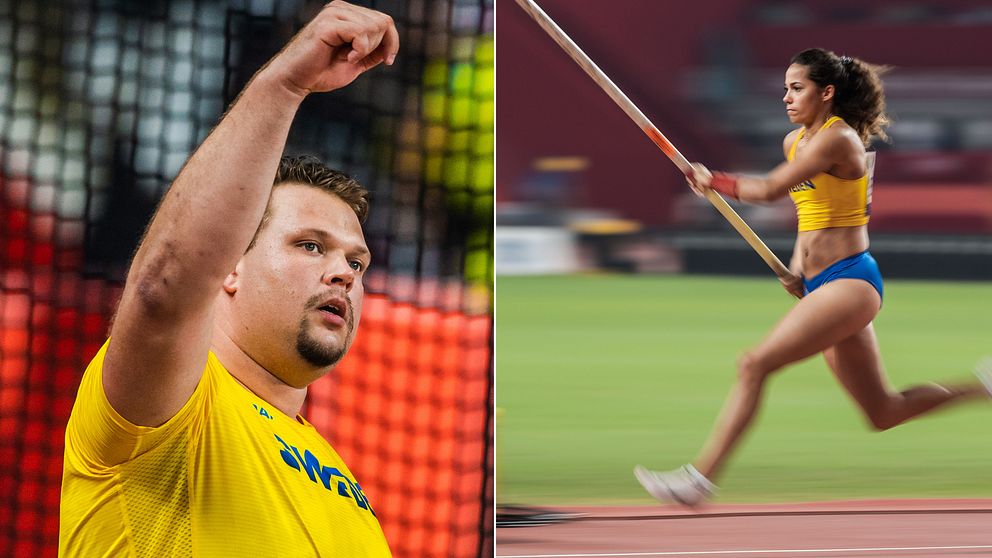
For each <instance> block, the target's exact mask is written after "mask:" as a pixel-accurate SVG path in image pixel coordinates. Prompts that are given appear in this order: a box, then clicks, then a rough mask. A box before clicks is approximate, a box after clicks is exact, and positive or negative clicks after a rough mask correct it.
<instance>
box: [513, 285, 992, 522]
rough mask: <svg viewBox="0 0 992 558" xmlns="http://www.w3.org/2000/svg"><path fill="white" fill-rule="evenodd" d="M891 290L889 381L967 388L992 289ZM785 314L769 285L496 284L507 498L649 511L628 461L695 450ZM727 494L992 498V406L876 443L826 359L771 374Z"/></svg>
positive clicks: (658, 465) (886, 350)
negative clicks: (638, 506) (747, 358)
mask: <svg viewBox="0 0 992 558" xmlns="http://www.w3.org/2000/svg"><path fill="white" fill-rule="evenodd" d="M885 288H886V291H885V305H884V307H883V308H882V311H881V313H880V314H879V316H878V317H877V319H876V320H875V328H876V332H877V335H878V338H879V343H880V345H881V349H882V356H883V359H884V361H885V365H886V369H887V371H888V374H889V377H890V379H891V382H892V384H893V385H894V386H895V387H905V386H908V385H911V384H914V383H920V382H926V381H930V380H939V379H960V380H971V379H972V375H971V369H972V367H973V365H974V364H975V362H976V361H977V360H978V358H979V357H980V356H982V355H983V354H990V353H992V283H959V282H918V281H897V280H890V281H887V282H886V284H885ZM791 304H793V302H792V301H791V300H790V298H789V296H788V295H787V294H786V293H785V291H784V290H783V289H782V288H781V287H780V286H779V284H778V282H777V281H776V280H775V279H774V278H764V279H762V278H721V277H711V276H607V275H604V276H564V277H533V278H522V277H500V278H498V279H497V284H496V406H497V407H498V408H499V409H500V410H501V411H500V416H499V418H498V421H497V435H496V446H497V448H496V459H497V465H496V466H497V496H496V498H497V504H509V503H516V504H530V505H547V504H580V503H588V504H602V503H644V504H647V503H649V502H651V501H652V500H650V497H649V496H647V495H646V493H644V492H643V491H642V489H641V488H640V486H639V485H638V484H637V482H636V481H635V480H634V478H633V475H632V473H631V470H632V468H633V467H634V465H635V464H638V463H640V464H643V465H646V466H648V467H651V468H655V469H667V468H674V467H676V466H678V465H680V464H682V463H686V462H688V461H689V460H690V459H691V458H692V457H693V456H694V455H695V453H696V452H697V450H698V449H699V446H700V445H701V444H702V442H703V440H704V439H705V437H706V435H707V433H708V432H709V430H710V427H711V425H712V423H713V421H714V419H715V418H716V415H717V412H718V411H719V409H720V406H721V404H722V402H723V400H724V397H725V396H726V394H727V392H728V390H729V389H730V386H731V383H732V382H733V379H734V375H735V370H734V363H735V360H736V358H737V356H738V355H739V354H740V353H741V352H742V351H744V350H745V349H746V348H748V347H750V346H752V345H754V344H756V343H757V342H758V341H760V340H761V339H762V338H763V337H764V336H765V335H766V334H767V332H768V331H769V329H770V328H771V326H772V325H773V324H774V323H775V322H776V321H777V320H778V319H779V318H780V317H781V316H782V315H783V314H784V313H785V312H786V311H787V310H788V308H789V307H790V305H791ZM720 486H721V493H720V496H719V501H724V502H790V501H807V500H833V499H858V498H890V497H896V498H922V497H975V498H978V497H985V498H988V497H992V404H969V405H964V406H960V407H956V408H953V409H948V410H944V411H938V412H937V413H936V414H934V415H930V416H928V417H924V418H922V419H919V420H916V421H913V422H910V423H908V424H905V425H902V426H899V427H897V428H894V429H892V430H889V431H887V432H882V433H875V432H872V431H871V430H870V429H869V428H868V426H867V423H866V422H865V420H864V419H863V418H862V416H861V414H860V411H859V410H858V409H857V408H856V407H855V406H854V405H853V403H852V402H851V401H850V400H849V399H848V396H847V394H846V393H845V392H844V391H842V389H841V388H840V386H839V385H838V384H837V383H836V382H835V381H834V379H833V377H832V376H831V374H830V372H829V370H828V369H827V367H826V364H825V363H824V362H823V359H822V357H819V356H817V357H814V358H812V359H809V360H807V361H805V362H803V363H800V364H796V365H793V366H791V367H788V368H786V369H785V370H783V371H780V372H779V373H778V374H777V375H776V376H775V377H774V378H773V379H772V380H771V383H770V386H769V389H768V391H767V392H766V396H765V405H764V407H763V409H762V411H761V413H760V414H759V417H758V419H757V421H756V424H755V427H754V428H753V429H752V430H751V432H750V433H749V435H748V436H747V437H746V438H745V440H744V441H743V443H742V444H741V446H740V448H739V450H738V451H737V453H736V454H735V455H734V456H733V457H732V459H731V462H730V464H729V466H728V467H727V468H726V472H725V475H724V477H723V478H722V479H721V482H720Z"/></svg>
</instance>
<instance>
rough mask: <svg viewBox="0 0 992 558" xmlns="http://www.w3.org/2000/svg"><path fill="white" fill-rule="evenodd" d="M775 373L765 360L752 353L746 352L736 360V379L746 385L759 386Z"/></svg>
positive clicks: (773, 368)
mask: <svg viewBox="0 0 992 558" xmlns="http://www.w3.org/2000/svg"><path fill="white" fill-rule="evenodd" d="M774 371H775V367H773V366H771V365H770V364H769V363H768V362H767V361H766V360H765V359H762V358H761V357H760V356H759V355H758V354H756V353H755V352H754V351H748V352H746V353H744V354H742V355H741V356H740V358H738V359H737V378H738V379H739V380H740V381H741V382H742V383H744V384H747V385H761V384H763V383H764V381H765V379H766V378H768V376H769V375H770V374H771V373H772V372H774Z"/></svg>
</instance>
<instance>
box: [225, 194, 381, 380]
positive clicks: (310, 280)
mask: <svg viewBox="0 0 992 558" xmlns="http://www.w3.org/2000/svg"><path fill="white" fill-rule="evenodd" d="M269 215H270V218H269V221H268V222H267V223H266V224H265V226H264V227H263V228H262V230H261V231H260V232H259V233H258V237H257V239H256V241H255V245H254V247H253V248H252V249H251V250H249V251H248V253H246V254H245V255H244V257H243V258H242V259H241V261H240V262H239V263H238V267H237V270H236V272H235V274H233V275H232V277H234V278H235V279H234V282H235V284H236V288H235V289H233V292H232V289H231V288H230V286H226V289H227V291H228V294H231V295H232V302H233V308H234V311H233V312H232V313H231V320H232V322H234V323H232V325H233V328H232V331H233V333H232V336H233V337H234V338H235V340H236V342H238V343H239V346H241V348H242V349H243V350H244V351H245V352H246V353H247V354H248V355H249V356H250V357H251V358H253V359H254V360H255V361H256V362H258V363H259V364H261V365H262V366H263V367H265V368H266V369H267V370H268V371H269V372H271V373H272V374H274V375H276V376H277V377H279V378H280V379H281V380H283V381H284V382H285V383H287V384H289V385H292V386H294V387H303V386H305V385H307V384H309V383H310V382H312V381H313V380H315V379H316V377H319V374H317V376H314V375H313V374H312V372H301V371H303V370H309V371H313V370H315V369H323V370H321V371H320V373H323V372H326V369H327V368H328V367H330V366H331V365H333V364H335V363H336V362H337V361H338V360H340V359H341V357H343V356H344V354H345V352H347V350H348V347H349V346H351V342H352V340H353V339H354V335H355V329H356V328H357V327H358V322H359V319H360V318H361V313H362V301H363V298H364V294H365V290H364V287H363V285H362V277H363V275H364V273H365V270H366V269H367V268H368V266H369V263H370V254H369V250H368V247H367V246H366V244H365V237H364V235H363V234H362V227H361V224H360V223H359V222H358V217H357V216H356V215H355V212H354V211H353V210H352V209H351V208H350V207H348V205H347V204H346V203H345V202H344V201H342V200H341V199H340V198H338V197H337V196H336V195H334V194H331V193H328V192H324V191H321V190H319V189H317V188H315V187H313V186H306V185H302V184H284V185H280V186H278V187H276V188H275V189H274V190H273V193H272V198H271V200H270V201H269ZM230 284H231V277H229V281H228V285H230Z"/></svg>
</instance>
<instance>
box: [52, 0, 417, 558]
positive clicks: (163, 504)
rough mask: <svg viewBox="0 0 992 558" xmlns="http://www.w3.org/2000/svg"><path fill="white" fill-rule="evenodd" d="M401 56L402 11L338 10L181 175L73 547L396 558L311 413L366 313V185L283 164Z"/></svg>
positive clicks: (319, 22) (92, 440)
mask: <svg viewBox="0 0 992 558" xmlns="http://www.w3.org/2000/svg"><path fill="white" fill-rule="evenodd" d="M398 49H399V36H398V34H397V31H396V28H395V26H394V25H393V22H392V19H391V18H389V16H387V15H385V14H382V13H379V12H376V11H372V10H369V9H365V8H361V7H356V6H352V5H349V4H347V3H345V2H339V1H335V2H331V3H330V4H328V5H327V6H325V7H324V8H323V10H322V11H321V12H320V13H319V14H318V15H317V16H316V17H315V18H314V19H313V20H312V21H311V22H310V23H309V24H307V26H306V27H304V28H303V29H302V30H301V31H300V32H299V33H298V34H297V35H296V36H295V37H294V38H293V39H292V40H291V41H290V42H289V43H288V44H287V45H286V46H285V47H284V48H283V49H282V51H281V52H280V53H279V54H277V55H276V56H275V57H274V58H272V60H270V61H269V62H268V63H267V64H266V65H265V66H264V67H263V68H262V69H261V70H259V71H258V73H256V74H255V76H254V77H253V78H252V80H251V81H250V82H249V83H248V85H247V86H246V87H245V89H244V90H243V91H242V92H241V95H240V96H239V97H238V99H237V100H236V101H235V102H234V103H233V104H232V106H231V107H230V109H229V110H228V112H227V114H226V115H225V116H224V118H223V119H222V120H221V122H220V123H219V124H218V125H217V127H216V128H215V129H214V130H213V131H212V132H211V133H210V135H209V136H208V137H207V139H206V140H205V141H204V142H203V144H202V145H201V146H200V147H199V148H198V149H197V150H196V152H195V153H194V154H193V155H192V156H191V157H190V159H189V161H187V163H186V165H185V167H184V168H183V170H182V171H181V172H180V173H179V175H178V176H177V177H176V179H175V181H174V182H173V184H172V187H171V188H170V190H169V191H168V192H167V193H166V195H165V196H164V198H163V200H162V202H161V205H160V206H159V208H158V211H157V213H156V215H155V217H154V218H153V219H152V222H151V224H150V225H149V227H148V231H147V233H146V235H145V238H144V239H143V241H142V243H141V245H140V247H139V249H138V251H137V253H136V254H135V256H134V260H133V262H132V264H131V269H130V271H129V272H128V277H127V283H126V285H125V288H124V293H123V296H122V298H121V302H120V306H119V307H118V310H117V316H116V318H115V321H114V325H113V328H112V330H111V336H110V339H109V340H108V341H107V343H106V344H105V345H104V347H103V348H102V349H101V350H100V352H99V354H97V356H96V357H95V358H94V359H93V361H92V362H91V363H90V365H89V367H88V368H87V370H86V373H85V374H84V376H83V380H82V384H81V385H80V388H79V395H78V397H77V399H76V403H75V405H74V407H73V410H72V415H71V417H70V419H69V424H68V426H67V428H66V449H65V464H64V473H63V483H62V502H61V526H60V532H59V553H60V555H62V556H86V557H90V556H154V557H156V558H157V557H163V556H197V557H200V556H207V557H209V556H243V555H248V554H252V555H257V556H342V557H351V556H388V555H389V547H388V545H387V543H386V540H385V537H384V536H383V534H382V529H381V528H380V526H379V523H378V520H377V518H376V516H375V512H374V509H373V506H372V504H371V503H370V502H369V499H368V498H367V497H366V495H365V493H364V492H363V491H362V489H361V486H360V484H359V482H358V479H357V478H356V476H355V475H354V474H353V473H352V472H351V471H350V470H348V468H347V467H346V466H345V464H344V462H343V461H342V460H341V458H340V457H339V456H338V455H337V454H336V453H335V452H334V450H333V449H332V448H331V446H330V445H329V444H328V443H327V442H326V441H325V440H324V439H323V438H322V437H321V436H320V435H319V434H318V433H317V432H316V430H314V428H313V427H312V426H311V425H310V424H309V423H307V422H306V421H305V420H304V419H303V418H302V417H300V416H299V414H298V413H299V410H300V408H301V406H302V404H303V401H304V399H305V397H306V393H307V386H308V385H309V384H310V383H312V382H313V381H315V380H316V379H318V378H320V377H321V376H323V375H324V374H326V373H327V372H328V371H329V370H330V368H331V367H332V366H333V365H334V364H335V363H336V362H337V361H338V360H339V359H340V358H341V357H342V356H343V355H344V354H345V352H346V351H347V349H348V347H349V346H350V344H351V341H352V339H353V337H354V332H355V328H356V327H357V326H358V323H359V319H360V317H361V310H362V300H363V294H364V289H363V286H362V277H363V274H364V273H365V270H366V269H367V268H368V266H369V263H370V254H369V250H368V247H367V246H366V243H365V239H364V235H363V233H362V227H361V221H362V220H363V219H364V217H365V214H366V212H367V210H368V197H367V192H366V191H365V190H364V188H362V187H361V186H360V185H358V184H357V183H356V182H354V181H353V180H351V179H350V178H348V177H347V176H345V175H343V174H341V173H338V172H336V171H333V170H331V169H328V168H326V167H324V166H323V165H321V164H320V163H319V162H316V161H315V160H312V159H307V158H302V159H301V158H297V159H291V158H283V159H282V160H281V159H280V157H281V154H282V151H283V148H284V147H285V143H286V138H287V135H288V132H289V128H290V124H291V123H292V120H293V117H294V115H295V114H296V111H297V109H298V107H299V105H300V103H301V102H302V101H303V99H304V98H305V97H306V96H307V95H308V94H310V93H316V92H323V91H331V90H334V89H338V88H341V87H344V86H346V85H348V84H349V83H351V82H352V81H353V80H354V79H355V78H356V77H358V76H359V75H360V74H362V73H363V72H365V71H367V70H370V69H372V68H373V67H375V66H377V65H378V64H380V63H383V62H385V63H386V64H392V62H393V60H394V58H395V56H396V53H397V51H398ZM273 177H275V180H273Z"/></svg>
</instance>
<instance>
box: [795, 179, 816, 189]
mask: <svg viewBox="0 0 992 558" xmlns="http://www.w3.org/2000/svg"><path fill="white" fill-rule="evenodd" d="M804 190H816V185H815V184H813V181H812V180H804V181H802V182H801V183H799V184H796V185H795V186H793V187H792V188H789V191H790V192H802V191H804Z"/></svg>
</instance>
